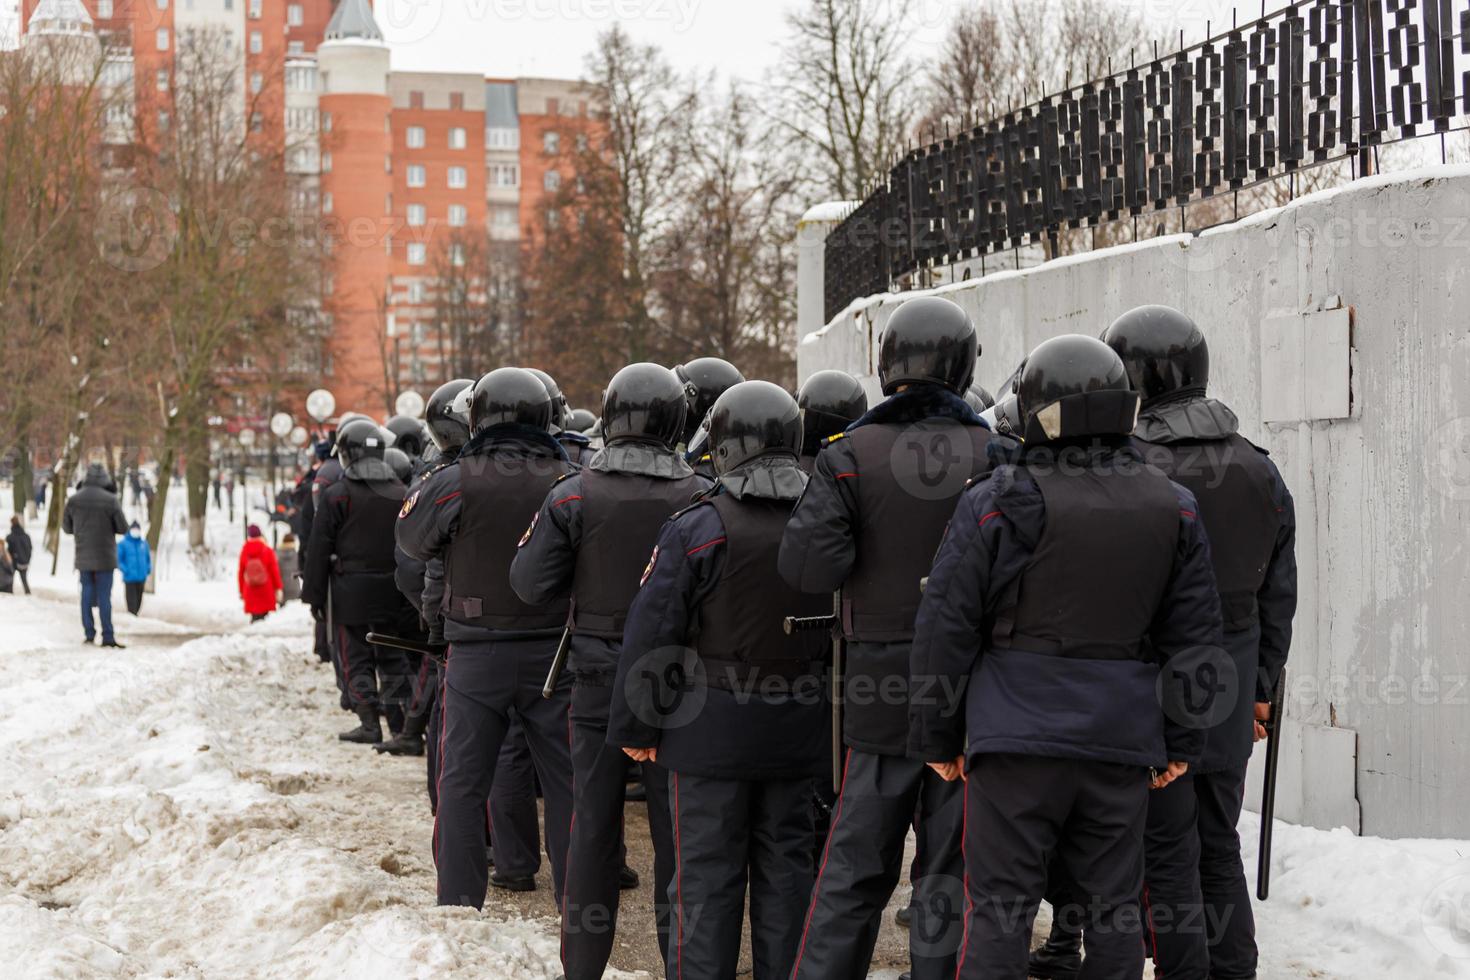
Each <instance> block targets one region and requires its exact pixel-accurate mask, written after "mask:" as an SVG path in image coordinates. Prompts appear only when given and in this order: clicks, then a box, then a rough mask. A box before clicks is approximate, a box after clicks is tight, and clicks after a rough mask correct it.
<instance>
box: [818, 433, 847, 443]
mask: <svg viewBox="0 0 1470 980" xmlns="http://www.w3.org/2000/svg"><path fill="white" fill-rule="evenodd" d="M846 438H847V433H846V432H839V433H837V434H836V435H831V436H828V437H827V438H825V439H823V440H822V445H823V446H830V445H832V443H834V442H836V441H837V440H838V439H846Z"/></svg>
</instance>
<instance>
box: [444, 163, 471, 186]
mask: <svg viewBox="0 0 1470 980" xmlns="http://www.w3.org/2000/svg"><path fill="white" fill-rule="evenodd" d="M448 176H449V186H450V187H455V188H458V187H464V186H466V185H467V181H466V180H465V171H464V167H450V168H449V174H448Z"/></svg>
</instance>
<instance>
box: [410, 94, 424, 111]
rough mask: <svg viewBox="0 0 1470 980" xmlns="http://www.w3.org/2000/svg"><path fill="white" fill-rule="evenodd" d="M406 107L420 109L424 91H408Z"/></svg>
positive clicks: (422, 105) (422, 103)
mask: <svg viewBox="0 0 1470 980" xmlns="http://www.w3.org/2000/svg"><path fill="white" fill-rule="evenodd" d="M408 107H409V108H410V109H422V108H423V107H424V93H422V92H410V93H408Z"/></svg>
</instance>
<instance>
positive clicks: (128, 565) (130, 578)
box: [117, 521, 153, 616]
mask: <svg viewBox="0 0 1470 980" xmlns="http://www.w3.org/2000/svg"><path fill="white" fill-rule="evenodd" d="M117 569H118V571H120V572H121V573H122V580H123V589H124V591H126V593H127V600H128V612H130V613H132V614H133V615H134V616H136V615H138V611H139V610H140V609H142V608H143V586H145V585H146V584H148V576H149V575H151V574H152V573H153V555H152V554H151V553H150V552H149V550H148V541H147V540H146V539H145V538H144V537H143V531H142V529H141V528H139V527H138V522H137V521H134V522H133V523H132V526H131V527H129V528H128V533H127V534H125V535H123V536H122V537H121V538H119V539H118V542H117Z"/></svg>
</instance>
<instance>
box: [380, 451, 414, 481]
mask: <svg viewBox="0 0 1470 980" xmlns="http://www.w3.org/2000/svg"><path fill="white" fill-rule="evenodd" d="M383 462H385V463H387V464H388V468H389V469H390V470H392V471H393V475H394V476H395V477H397V478H398V482H399V483H407V482H408V481H409V480H411V479H413V460H411V459H409V458H408V453H406V452H404V451H403V450H402V449H399V448H398V447H397V446H396V445H393V446H389V447H388V448H387V449H386V450H384V452H383Z"/></svg>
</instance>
